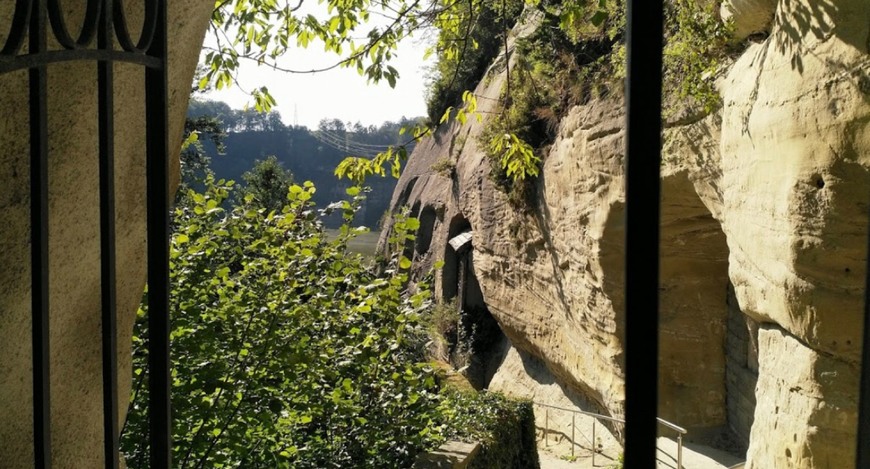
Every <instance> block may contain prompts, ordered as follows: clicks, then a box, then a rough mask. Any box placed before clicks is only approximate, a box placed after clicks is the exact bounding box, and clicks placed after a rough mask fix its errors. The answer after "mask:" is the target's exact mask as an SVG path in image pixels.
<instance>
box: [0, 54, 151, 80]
mask: <svg viewBox="0 0 870 469" xmlns="http://www.w3.org/2000/svg"><path fill="white" fill-rule="evenodd" d="M4 59H5V57H3V56H0V74H2V73H7V72H14V71H16V70H26V69H29V68H33V67H38V66H40V65H50V64H55V63H61V62H73V61H109V60H111V61H113V62H125V63H130V64H137V65H142V66H145V67H149V68H160V67H161V66H162V64H161V62H160V60H158V59H156V58H154V57H148V56H147V55H145V54H139V53H133V52H124V51H119V50H116V51H105V50H97V49H72V50H52V51H47V52H43V53H41V54H38V55H32V54H27V55H20V56H17V57H15V58H14V60H11V61H8V60H4Z"/></svg>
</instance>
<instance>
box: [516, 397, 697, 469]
mask: <svg viewBox="0 0 870 469" xmlns="http://www.w3.org/2000/svg"><path fill="white" fill-rule="evenodd" d="M532 404H533V405H536V406H538V407H544V408H545V409H547V410H546V414H545V416H544V441H545V443H544V444H545V446H546V445H547V444H548V443H549V440H547V434H548V433H549V432H550V409H554V410H561V411H565V412H571V414H572V415H571V456H572V457H573V456H574V446H576V444H575V440H574V429H575V426H576V425H575V417H576V414H580V415H587V416H589V417H594V419H595V420H592V445H593V448H592V465H593V466H594V465H595V453H597V452H598V449H597V448H595V447H594V445H595V422H596V420H599V419H602V420H607V421H610V422H617V423H625V419H621V418H617V417H611V416H609V415H603V414H599V413H596V412H588V411H585V410H578V409H569V408H567V407H559V406H555V405H551V404H544V403H541V402H535V401H532ZM656 422H657V423H658V424H659V425H662V426H664V427H667V428H669V429H671V430H673V431H675V432H677V469H682V468H683V435H686V434H688V433H689V431H688V430H686V429H685V428H683V427H681V426H679V425H677V424H675V423H672V422H668V421H667V420H665V419H663V418H660V417H656Z"/></svg>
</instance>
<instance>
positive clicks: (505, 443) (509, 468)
mask: <svg viewBox="0 0 870 469" xmlns="http://www.w3.org/2000/svg"><path fill="white" fill-rule="evenodd" d="M443 394H444V400H443V401H442V403H441V412H442V414H443V415H444V423H445V432H446V434H445V436H446V437H447V438H450V439H458V440H462V441H469V442H474V441H476V442H480V443H481V445H482V449H481V451H480V453H478V455H477V457H475V458H474V460H473V461H472V463H471V467H472V468H479V469H535V468H538V467H540V461H539V460H538V450H537V444H536V439H535V413H534V409H533V406H532V402H531V401H528V400H516V399H509V398H507V397H505V396H503V395H502V394H498V393H491V392H474V391H463V390H459V389H446V390H445V391H444V393H443Z"/></svg>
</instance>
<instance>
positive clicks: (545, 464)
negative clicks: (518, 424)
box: [538, 437, 742, 469]
mask: <svg viewBox="0 0 870 469" xmlns="http://www.w3.org/2000/svg"><path fill="white" fill-rule="evenodd" d="M658 448H659V450H658V453H657V454H656V458H657V459H658V468H659V469H677V443H676V441H674V440H673V439H670V438H665V437H661V438H659V439H658ZM563 452H564V448H562V447H558V448H538V456H539V457H540V459H541V469H607V468H610V467H615V464H616V461H615V460H614V457H613V456H612V457H608V456H607V455H596V456H595V464H593V463H592V457H591V455H589V453H588V452H586V451H584V452H582V454H581V453H580V452H577V453H575V454H576V455H577V457H576V459H573V460H572V458H570V454H571V453H570V451H569V452H567V453H566V454H562V453H563ZM740 462H742V460H741V459H740V458H738V457H736V456H734V455H732V454H729V453H726V452H724V451H721V450H718V449H714V448H710V447H708V446H702V445H696V444H691V443H687V444H685V445H683V468H682V469H727V468H730V467H733V466H734V465H736V464H738V463H740Z"/></svg>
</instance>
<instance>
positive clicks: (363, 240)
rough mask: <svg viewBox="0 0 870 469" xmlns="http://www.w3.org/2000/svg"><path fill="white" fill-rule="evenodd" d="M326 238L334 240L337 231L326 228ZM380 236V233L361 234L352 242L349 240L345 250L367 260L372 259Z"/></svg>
mask: <svg viewBox="0 0 870 469" xmlns="http://www.w3.org/2000/svg"><path fill="white" fill-rule="evenodd" d="M326 236H327V237H328V238H329V239H335V238H337V237H338V230H337V229H332V228H327V229H326ZM380 236H381V232H380V231H369V232H368V233H361V234H359V235H357V236H356V237H355V238H353V239H352V240H350V242H349V243H347V250H348V251H350V252H355V253H358V254H362V255H363V256H365V257H368V258H374V257H375V251H376V250H377V248H378V238H379V237H380Z"/></svg>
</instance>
